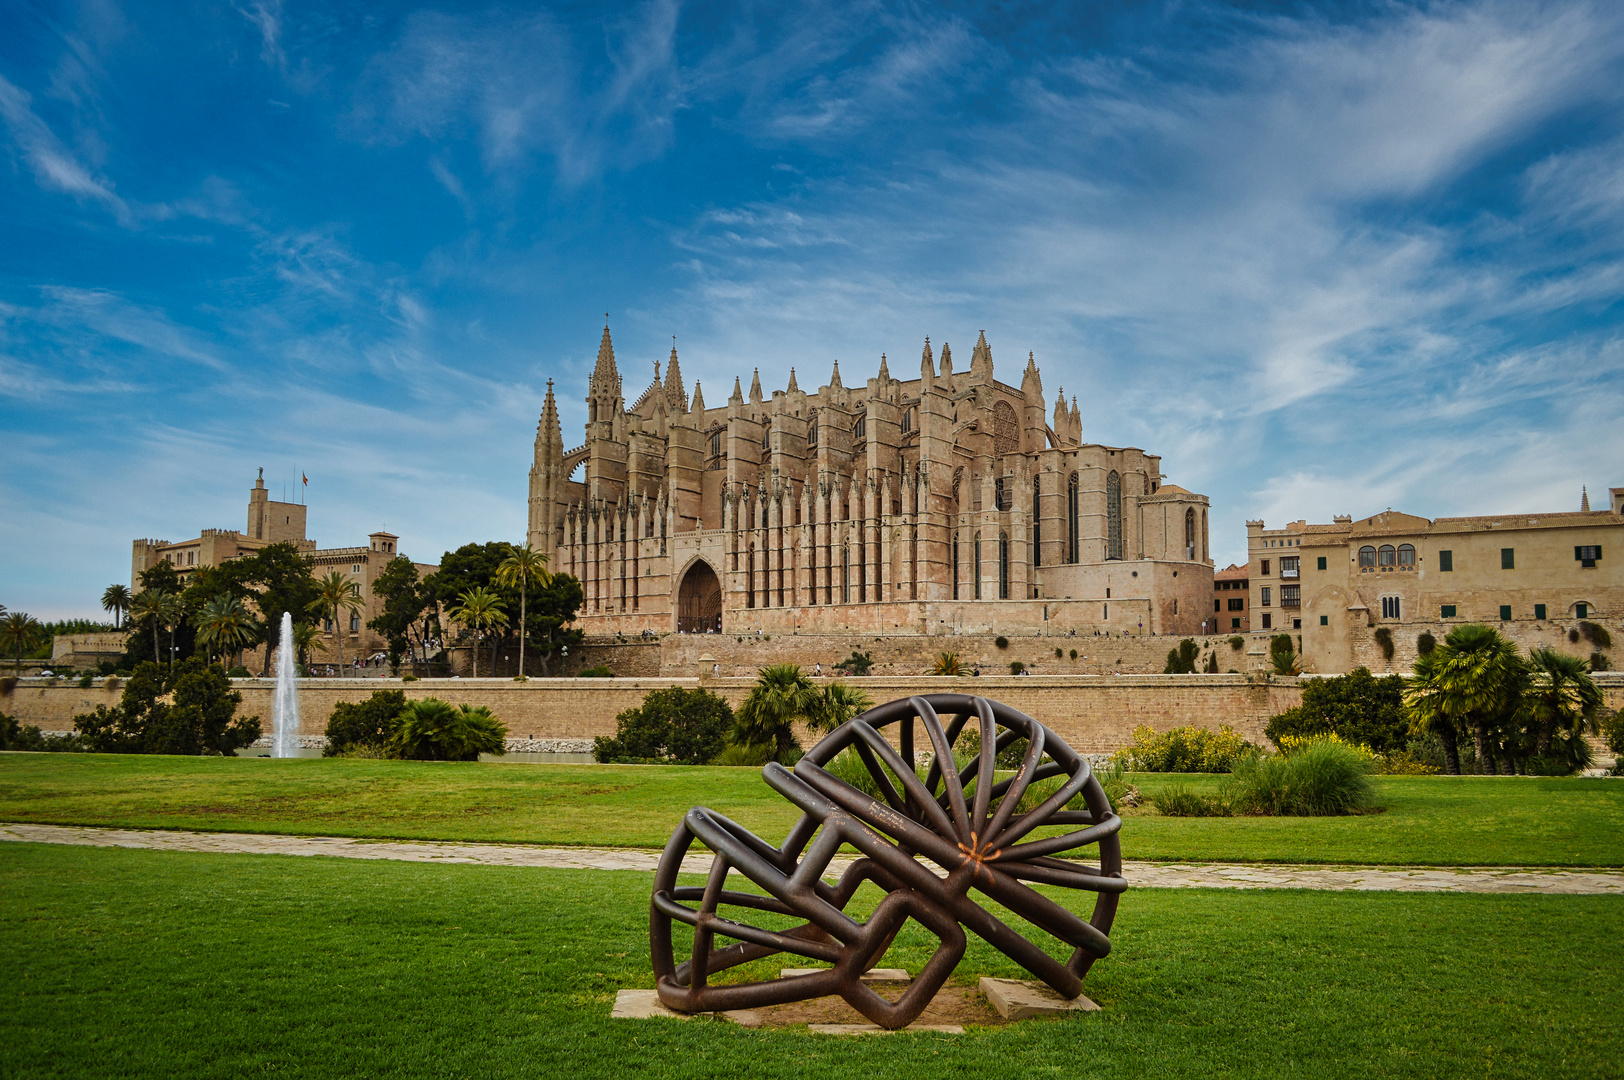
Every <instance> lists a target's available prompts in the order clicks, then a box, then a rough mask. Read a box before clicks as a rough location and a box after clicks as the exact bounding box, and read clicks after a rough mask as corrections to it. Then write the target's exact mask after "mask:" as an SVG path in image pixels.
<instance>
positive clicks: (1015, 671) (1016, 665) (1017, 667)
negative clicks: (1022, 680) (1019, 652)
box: [1009, 660, 1026, 675]
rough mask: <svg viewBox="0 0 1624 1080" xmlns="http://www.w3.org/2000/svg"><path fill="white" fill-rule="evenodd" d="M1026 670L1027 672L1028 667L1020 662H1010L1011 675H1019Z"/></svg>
mask: <svg viewBox="0 0 1624 1080" xmlns="http://www.w3.org/2000/svg"><path fill="white" fill-rule="evenodd" d="M1025 670H1026V665H1025V664H1023V663H1021V662H1020V661H1019V660H1011V661H1010V662H1009V673H1010V674H1011V675H1019V674H1020V673H1021V672H1023V671H1025Z"/></svg>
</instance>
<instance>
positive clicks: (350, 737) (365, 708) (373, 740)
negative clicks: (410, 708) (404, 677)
mask: <svg viewBox="0 0 1624 1080" xmlns="http://www.w3.org/2000/svg"><path fill="white" fill-rule="evenodd" d="M405 711H406V695H405V694H403V693H401V692H400V691H399V690H377V691H374V692H373V694H372V696H371V697H369V698H367V699H366V700H365V701H353V702H352V701H341V702H339V703H338V704H337V705H335V706H333V714H332V716H330V717H328V718H327V746H326V748H325V749H324V750H322V752H321V756H322V757H348V756H351V755H349V754H348V753H347V751H349V750H354V749H359V748H361V747H370V748H373V749H378V750H383V749H384V748H386V747H388V746H389V744H390V742H391V741H393V739H394V737H395V732H396V731H398V730H399V728H400V714H401V713H403V712H405Z"/></svg>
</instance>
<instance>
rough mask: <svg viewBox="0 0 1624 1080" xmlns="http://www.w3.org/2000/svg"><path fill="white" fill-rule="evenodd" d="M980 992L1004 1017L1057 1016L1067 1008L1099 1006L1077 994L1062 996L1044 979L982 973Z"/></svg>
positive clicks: (1080, 1009) (1093, 1008) (1090, 1009)
mask: <svg viewBox="0 0 1624 1080" xmlns="http://www.w3.org/2000/svg"><path fill="white" fill-rule="evenodd" d="M981 992H982V993H983V994H985V995H987V1002H988V1003H989V1004H990V1005H992V1007H993V1008H995V1009H997V1010H998V1015H999V1016H1002V1017H1003V1018H1004V1019H1005V1020H1025V1019H1026V1018H1027V1017H1029V1016H1059V1015H1061V1014H1063V1013H1069V1012H1094V1011H1096V1010H1097V1009H1099V1006H1098V1005H1097V1004H1095V1003H1094V1002H1092V1001H1090V1000H1089V999H1088V998H1086V997H1084V996H1083V995H1081V994H1079V995H1077V996H1076V997H1074V998H1063V997H1061V996H1060V995H1059V994H1057V993H1055V992H1054V991H1053V990H1051V989H1049V988H1048V987H1047V986H1045V985H1044V984H1043V983H1040V982H1036V981H1033V980H1031V979H993V978H989V977H987V976H985V975H983V976H982V977H981Z"/></svg>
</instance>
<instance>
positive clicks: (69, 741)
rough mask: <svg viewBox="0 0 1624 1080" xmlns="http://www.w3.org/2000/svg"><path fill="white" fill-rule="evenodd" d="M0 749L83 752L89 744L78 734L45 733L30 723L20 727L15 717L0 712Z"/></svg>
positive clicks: (87, 749) (87, 748)
mask: <svg viewBox="0 0 1624 1080" xmlns="http://www.w3.org/2000/svg"><path fill="white" fill-rule="evenodd" d="M0 750H33V751H36V752H41V751H42V752H46V753H59V752H60V753H84V752H87V751H89V750H90V746H89V745H88V744H87V743H86V742H85V741H84V740H83V739H81V738H80V737H79V736H78V735H73V734H68V735H47V734H45V733H44V732H43V731H41V730H40V729H39V728H37V727H35V726H34V725H32V724H30V725H29V726H27V727H22V726H20V725H19V724H18V723H17V719H16V717H13V716H7V715H6V714H5V713H0Z"/></svg>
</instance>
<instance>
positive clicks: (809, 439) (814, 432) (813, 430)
mask: <svg viewBox="0 0 1624 1080" xmlns="http://www.w3.org/2000/svg"><path fill="white" fill-rule="evenodd" d="M806 445H808V446H816V445H818V410H816V409H813V410H812V411H811V413H809V414H808V415H807V418H806Z"/></svg>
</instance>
